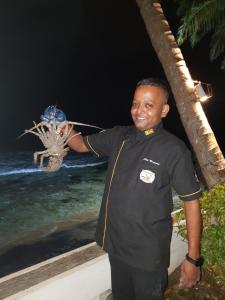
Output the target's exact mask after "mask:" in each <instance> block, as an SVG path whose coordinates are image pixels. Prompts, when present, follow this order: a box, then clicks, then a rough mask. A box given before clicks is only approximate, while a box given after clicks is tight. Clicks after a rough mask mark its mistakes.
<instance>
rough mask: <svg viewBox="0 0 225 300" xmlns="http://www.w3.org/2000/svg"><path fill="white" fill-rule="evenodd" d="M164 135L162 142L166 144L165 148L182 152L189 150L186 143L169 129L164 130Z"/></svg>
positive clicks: (178, 152)
mask: <svg viewBox="0 0 225 300" xmlns="http://www.w3.org/2000/svg"><path fill="white" fill-rule="evenodd" d="M162 137H163V138H162V144H163V145H164V147H165V149H167V150H169V151H170V152H176V153H177V154H182V153H184V152H186V151H187V150H188V148H187V146H186V145H185V143H184V142H183V141H182V140H181V139H180V138H179V137H177V136H176V135H174V134H173V133H171V132H169V131H168V130H166V129H163V130H162Z"/></svg>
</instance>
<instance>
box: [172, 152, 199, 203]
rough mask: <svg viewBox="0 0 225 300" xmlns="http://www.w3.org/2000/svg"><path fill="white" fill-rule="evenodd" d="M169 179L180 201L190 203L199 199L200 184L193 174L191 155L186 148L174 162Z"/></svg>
mask: <svg viewBox="0 0 225 300" xmlns="http://www.w3.org/2000/svg"><path fill="white" fill-rule="evenodd" d="M171 178H172V186H173V188H174V189H175V191H176V192H177V194H178V196H179V197H180V199H181V200H183V201H191V200H195V199H198V198H199V197H200V195H201V188H200V183H199V181H198V178H197V175H196V173H195V169H194V166H193V162H192V158H191V153H190V151H189V150H188V149H187V148H186V149H185V150H184V152H183V153H182V154H181V155H180V156H179V158H178V159H177V160H176V161H175V163H174V165H173V167H172V170H171Z"/></svg>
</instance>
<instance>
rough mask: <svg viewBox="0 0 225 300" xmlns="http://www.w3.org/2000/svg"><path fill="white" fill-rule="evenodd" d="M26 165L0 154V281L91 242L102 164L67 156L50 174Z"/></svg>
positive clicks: (26, 159)
mask: <svg viewBox="0 0 225 300" xmlns="http://www.w3.org/2000/svg"><path fill="white" fill-rule="evenodd" d="M32 160H33V157H32V153H30V152H19V153H18V152H12V153H0V264H1V268H0V269H1V270H0V275H5V274H7V273H10V272H12V271H14V270H17V269H20V268H22V267H25V266H28V265H30V264H33V263H36V262H39V261H41V260H43V259H46V258H49V257H52V256H54V255H57V254H60V253H62V252H65V251H67V250H70V249H73V248H76V247H80V246H81V245H83V244H86V243H89V242H91V241H93V240H94V232H95V226H96V220H97V216H98V212H99V208H100V203H101V198H102V194H103V189H104V181H105V176H106V168H107V162H106V159H105V158H96V157H94V156H93V155H91V154H76V153H74V154H71V153H70V154H69V155H67V156H66V157H65V158H64V163H63V165H62V167H61V168H60V170H58V171H56V172H44V171H41V170H40V169H38V167H37V166H36V165H34V164H33V162H32ZM177 200H178V199H177V196H176V195H174V201H175V202H177Z"/></svg>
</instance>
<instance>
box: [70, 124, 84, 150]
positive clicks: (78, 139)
mask: <svg viewBox="0 0 225 300" xmlns="http://www.w3.org/2000/svg"><path fill="white" fill-rule="evenodd" d="M68 139H69V142H68V146H69V147H70V148H71V149H72V150H74V151H76V152H89V149H88V148H87V147H86V145H85V143H84V139H83V136H82V135H81V134H78V132H77V131H75V130H74V129H72V130H71V132H70V135H69V137H68Z"/></svg>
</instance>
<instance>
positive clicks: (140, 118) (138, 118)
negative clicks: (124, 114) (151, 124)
mask: <svg viewBox="0 0 225 300" xmlns="http://www.w3.org/2000/svg"><path fill="white" fill-rule="evenodd" d="M136 119H137V120H140V121H143V120H145V118H144V117H136Z"/></svg>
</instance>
